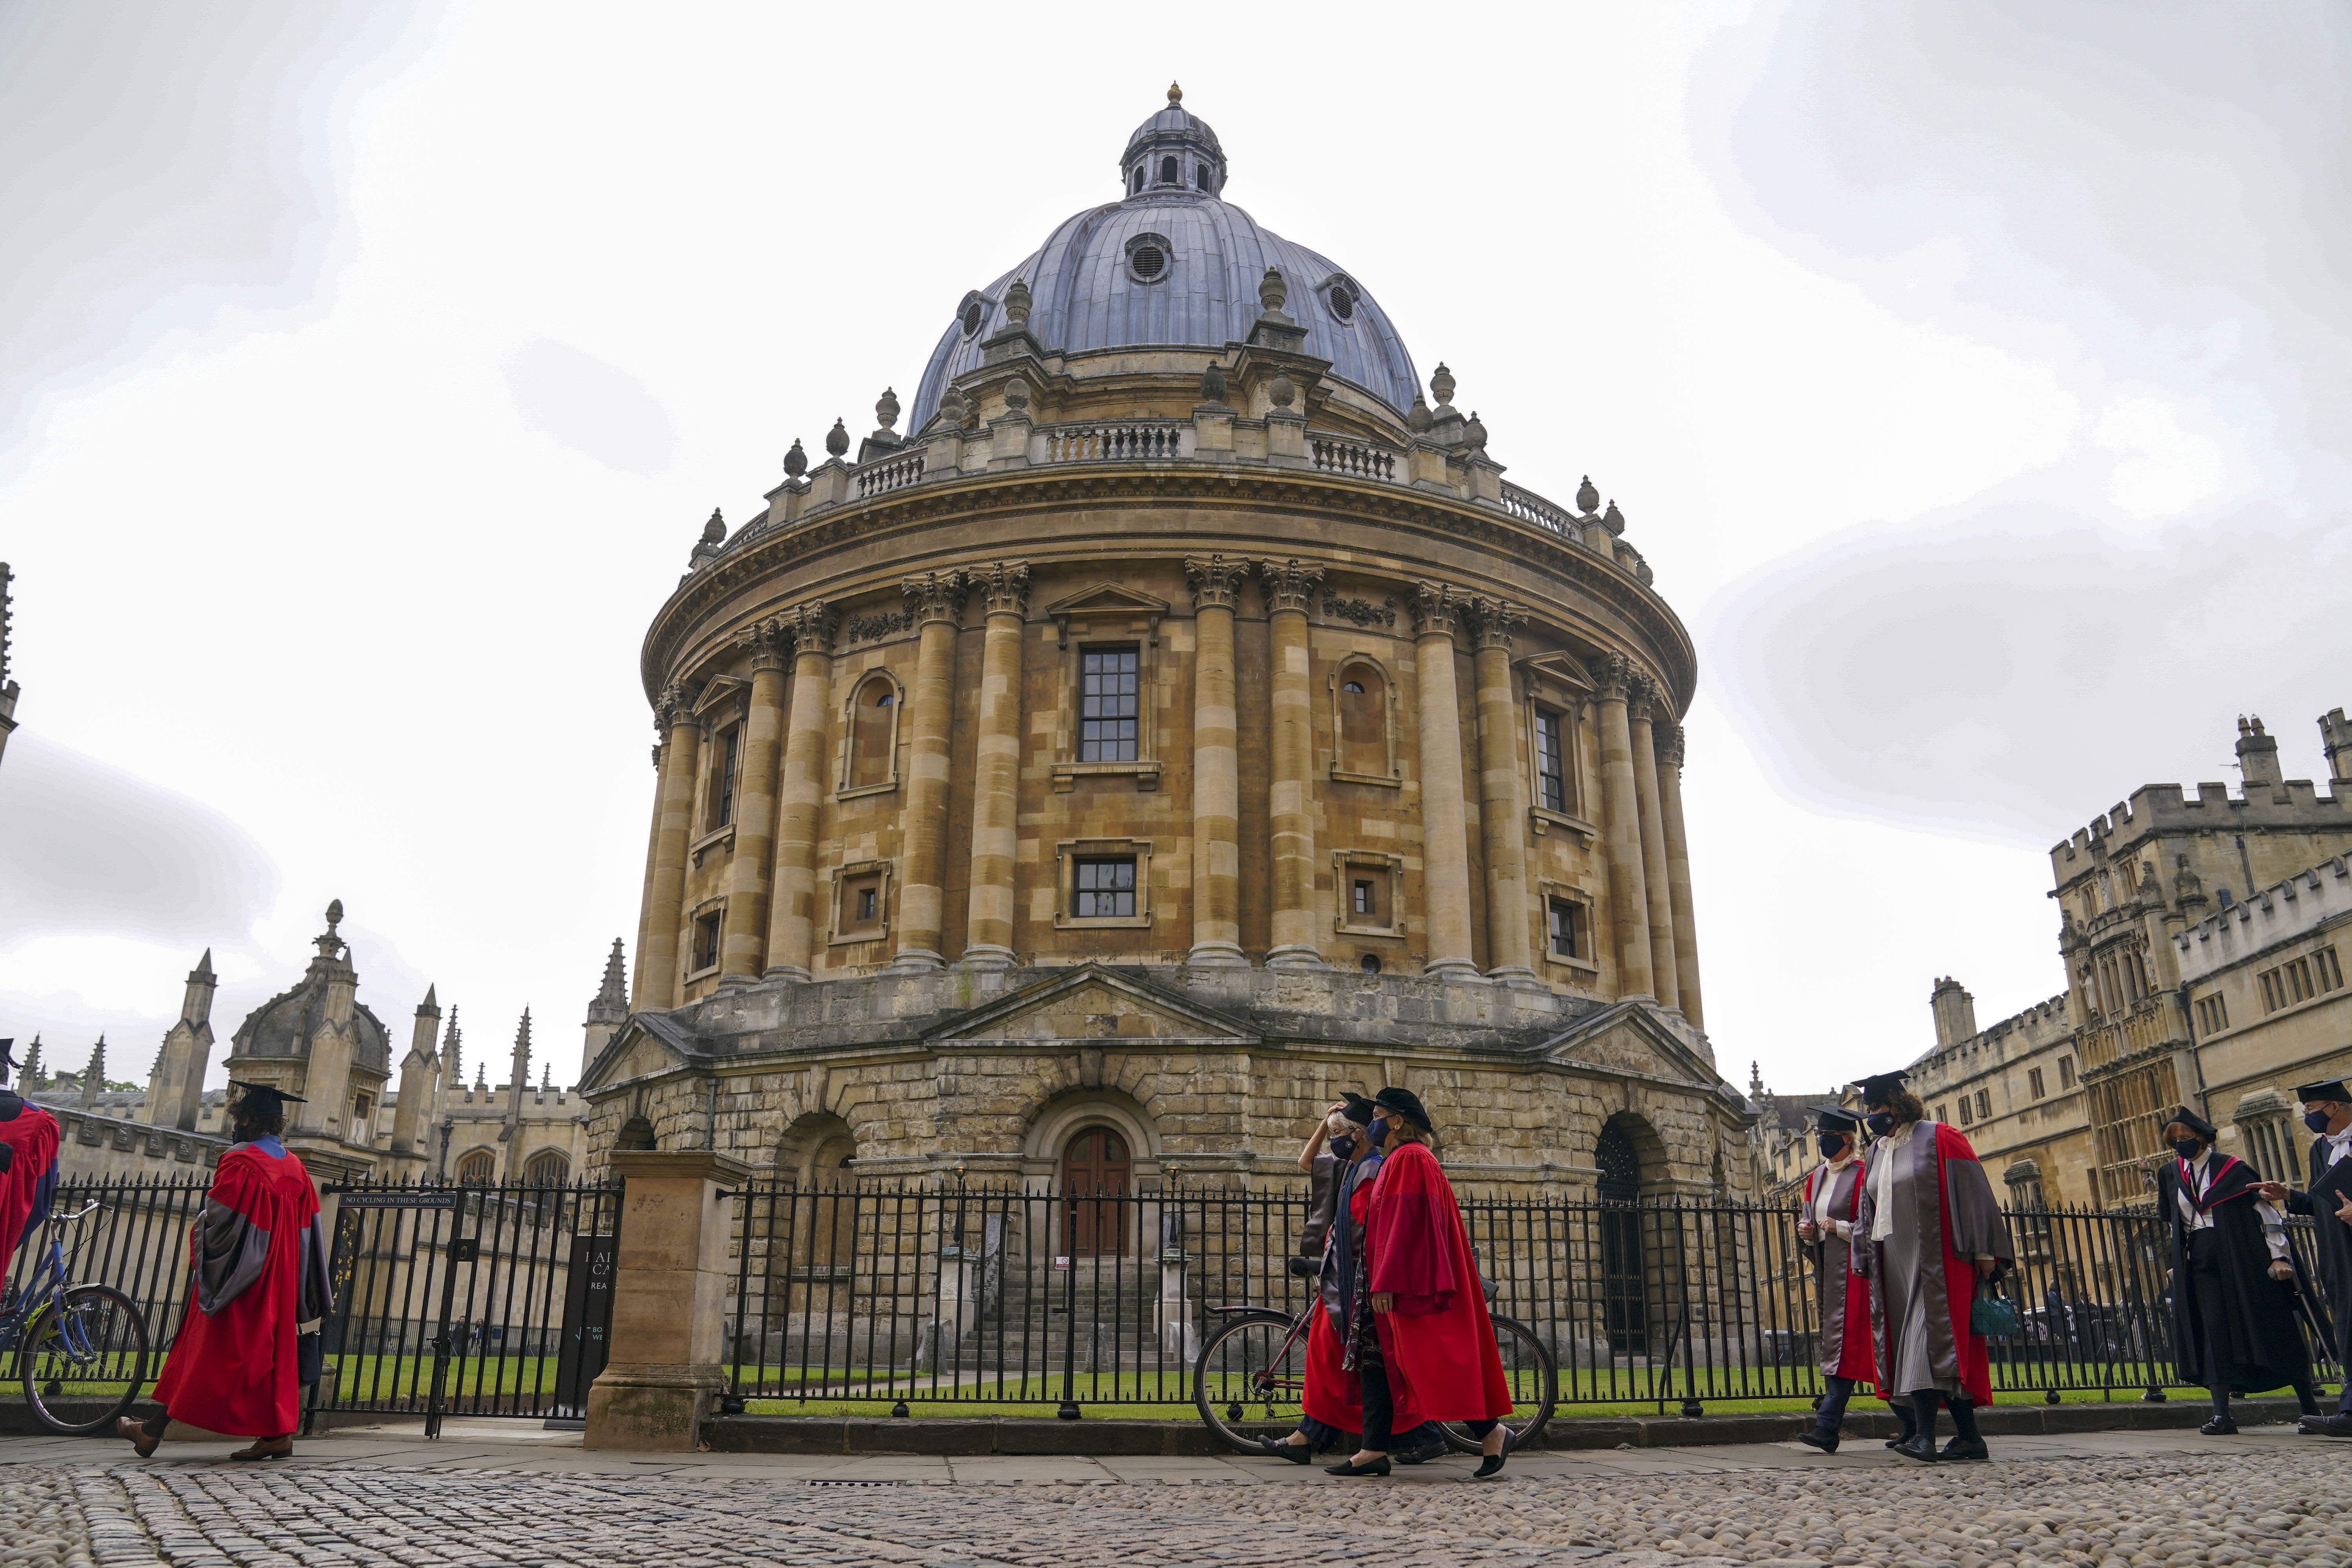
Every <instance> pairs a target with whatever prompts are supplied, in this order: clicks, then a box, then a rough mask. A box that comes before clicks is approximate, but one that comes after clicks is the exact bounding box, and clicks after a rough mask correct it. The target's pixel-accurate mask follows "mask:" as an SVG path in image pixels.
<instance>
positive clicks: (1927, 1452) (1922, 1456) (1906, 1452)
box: [1888, 1434, 1936, 1465]
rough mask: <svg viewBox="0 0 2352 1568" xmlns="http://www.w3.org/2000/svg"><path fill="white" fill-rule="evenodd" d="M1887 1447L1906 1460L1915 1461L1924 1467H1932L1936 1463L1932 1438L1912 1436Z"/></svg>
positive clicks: (1934, 1444) (1934, 1443) (1934, 1441)
mask: <svg viewBox="0 0 2352 1568" xmlns="http://www.w3.org/2000/svg"><path fill="white" fill-rule="evenodd" d="M1888 1446H1889V1447H1892V1448H1893V1449H1894V1450H1895V1452H1896V1453H1898V1454H1900V1455H1902V1456H1903V1457H1904V1458H1906V1459H1916V1460H1918V1461H1919V1462H1920V1463H1921V1464H1924V1465H1932V1464H1934V1463H1935V1462H1936V1439H1934V1438H1933V1437H1922V1436H1917V1435H1916V1434H1914V1435H1913V1436H1909V1437H1906V1438H1904V1439H1903V1440H1902V1441H1901V1442H1899V1443H1894V1444H1890V1445H1888Z"/></svg>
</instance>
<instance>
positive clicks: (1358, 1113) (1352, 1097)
mask: <svg viewBox="0 0 2352 1568" xmlns="http://www.w3.org/2000/svg"><path fill="white" fill-rule="evenodd" d="M1339 1098H1340V1099H1341V1100H1344V1101H1346V1102H1347V1103H1346V1104H1344V1105H1343V1106H1341V1107H1340V1110H1339V1114H1340V1115H1342V1116H1344V1117H1346V1118H1347V1119H1348V1120H1349V1121H1352V1122H1354V1123H1355V1124H1356V1125H1357V1126H1359V1127H1370V1125H1371V1124H1372V1110H1373V1106H1372V1102H1371V1101H1370V1100H1366V1099H1365V1098H1364V1097H1363V1096H1362V1095H1360V1094H1358V1093H1357V1092H1356V1091H1355V1090H1354V1089H1349V1090H1348V1091H1347V1092H1346V1093H1344V1094H1342V1095H1340V1096H1339Z"/></svg>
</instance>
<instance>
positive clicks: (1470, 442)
mask: <svg viewBox="0 0 2352 1568" xmlns="http://www.w3.org/2000/svg"><path fill="white" fill-rule="evenodd" d="M1462 442H1463V445H1465V446H1466V447H1469V448H1470V449H1471V450H1472V451H1474V452H1483V451H1485V450H1486V426H1484V425H1483V424H1481V423H1479V420H1478V411H1477V410H1476V409H1475V408H1474V409H1472V410H1471V411H1470V422H1469V423H1468V424H1467V425H1465V426H1462Z"/></svg>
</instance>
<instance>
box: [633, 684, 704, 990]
mask: <svg viewBox="0 0 2352 1568" xmlns="http://www.w3.org/2000/svg"><path fill="white" fill-rule="evenodd" d="M660 706H661V724H662V727H663V729H664V730H666V731H668V735H669V739H668V740H667V742H664V743H663V746H662V782H661V826H660V828H659V829H658V830H657V831H656V833H655V834H654V869H653V876H652V878H651V883H652V888H653V897H652V900H650V901H651V906H652V907H651V908H650V909H649V910H648V911H647V913H646V940H645V942H644V944H643V945H642V946H641V947H640V948H639V949H638V951H637V996H636V999H635V1002H634V1003H633V1004H632V1006H633V1007H635V1008H638V1009H645V1008H662V1007H675V1006H677V1003H678V994H677V990H678V977H679V970H678V965H677V938H678V928H679V927H680V926H682V925H683V924H685V923H686V841H687V839H688V837H691V832H690V830H691V829H692V827H693V826H694V776H695V772H696V766H697V764H698V763H699V761H700V760H701V755H702V725H701V724H700V722H699V721H697V720H696V718H695V717H694V707H693V703H692V702H691V701H690V700H688V695H687V690H686V688H685V687H683V686H681V685H677V684H675V683H673V684H672V685H671V686H670V687H669V688H668V689H666V690H664V691H663V692H662V695H661V705H660Z"/></svg>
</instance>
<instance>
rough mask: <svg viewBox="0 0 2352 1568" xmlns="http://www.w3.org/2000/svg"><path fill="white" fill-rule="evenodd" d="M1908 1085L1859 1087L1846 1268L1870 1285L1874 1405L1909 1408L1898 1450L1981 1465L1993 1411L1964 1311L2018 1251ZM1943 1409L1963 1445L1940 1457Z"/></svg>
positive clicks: (1956, 1149)
mask: <svg viewBox="0 0 2352 1568" xmlns="http://www.w3.org/2000/svg"><path fill="white" fill-rule="evenodd" d="M1908 1076H1909V1075H1908V1074H1906V1073H1900V1072H1893V1073H1882V1074H1879V1075H1877V1076H1875V1077H1872V1078H1866V1079H1863V1080H1862V1082H1861V1084H1860V1085H1858V1086H1857V1087H1858V1088H1859V1089H1861V1090H1862V1103H1863V1108H1864V1110H1865V1111H1867V1112H1868V1114H1867V1115H1865V1116H1864V1118H1863V1124H1864V1126H1866V1127H1868V1128H1869V1129H1870V1132H1871V1136H1872V1139H1873V1142H1872V1143H1871V1145H1870V1151H1869V1161H1870V1170H1869V1173H1868V1174H1867V1175H1866V1176H1865V1177H1864V1180H1863V1184H1862V1208H1861V1211H1860V1212H1859V1214H1857V1215H1856V1216H1855V1219H1854V1227H1853V1228H1854V1241H1853V1266H1854V1268H1856V1269H1857V1270H1858V1271H1859V1272H1861V1273H1862V1274H1863V1275H1864V1278H1866V1279H1868V1280H1869V1281H1870V1329H1871V1338H1872V1341H1873V1344H1874V1349H1875V1350H1876V1352H1877V1355H1876V1358H1875V1359H1876V1362H1877V1367H1878V1394H1879V1397H1880V1398H1882V1399H1885V1400H1886V1401H1888V1402H1889V1403H1890V1404H1892V1403H1894V1402H1895V1401H1896V1400H1898V1399H1905V1398H1906V1396H1907V1403H1908V1404H1909V1405H1910V1407H1911V1408H1910V1410H1909V1412H1908V1413H1907V1414H1908V1415H1909V1416H1910V1419H1909V1420H1908V1421H1906V1422H1905V1423H1904V1429H1905V1435H1904V1436H1901V1437H1899V1438H1897V1439H1896V1440H1895V1444H1894V1448H1895V1452H1896V1453H1898V1454H1900V1455H1902V1456H1903V1457H1904V1458H1906V1459H1920V1460H1926V1461H1929V1462H1933V1461H1935V1460H1937V1459H1939V1458H1941V1459H1982V1458H1986V1457H1987V1455H1986V1451H1985V1443H1984V1437H1983V1436H1982V1435H1981V1434H1980V1433H1979V1431H1978V1430H1977V1417H1976V1407H1977V1406H1978V1405H1990V1404H1991V1403H1992V1362H1991V1358H1990V1355H1989V1354H1988V1353H1987V1352H1986V1349H1985V1341H1984V1336H1983V1335H1982V1334H1979V1333H1972V1332H1970V1331H1969V1316H1970V1311H1969V1309H1970V1307H1971V1304H1972V1303H1973V1302H1974V1301H1975V1300H1976V1296H1977V1291H1978V1289H1979V1287H1980V1286H1988V1287H1989V1286H1990V1285H1991V1284H1992V1283H1993V1282H1994V1281H1995V1280H1997V1279H2000V1276H2001V1275H2002V1274H2003V1273H2005V1272H2006V1271H2008V1270H2009V1269H2010V1268H2014V1267H2015V1265H2016V1259H2017V1249H2016V1247H2014V1246H2013V1245H2012V1244H2011V1241H2010V1237H2009V1219H2008V1216H2007V1215H2003V1214H2002V1213H2001V1212H2000V1205H1999V1204H1998V1203H1996V1202H1995V1201H1994V1199H1993V1195H1992V1184H1991V1183H1990V1182H1988V1181H1987V1180H1986V1179H1985V1173H1984V1166H1982V1165H1981V1164H1979V1163H1978V1162H1977V1152H1976V1150H1975V1149H1973V1148H1971V1147H1970V1146H1969V1141H1968V1140H1967V1139H1966V1138H1964V1137H1962V1136H1961V1135H1960V1132H1959V1131H1958V1129H1957V1128H1953V1127H1947V1126H1945V1125H1944V1124H1943V1123H1942V1122H1939V1121H1928V1120H1927V1110H1925V1108H1923V1107H1922V1106H1921V1105H1920V1103H1919V1097H1918V1096H1917V1095H1916V1094H1913V1093H1912V1092H1911V1091H1910V1090H1909V1089H1906V1088H1904V1087H1903V1080H1904V1079H1906V1077H1908ZM1937 1405H1942V1406H1943V1407H1944V1408H1945V1409H1947V1410H1949V1411H1950V1412H1951V1413H1952V1426H1954V1427H1955V1428H1956V1429H1957V1431H1958V1436H1955V1437H1954V1438H1953V1439H1952V1440H1951V1441H1950V1442H1949V1443H1948V1444H1946V1445H1945V1446H1944V1447H1943V1449H1942V1450H1941V1451H1940V1453H1939V1452H1938V1451H1937V1447H1936V1408H1937ZM1895 1413H1896V1414H1897V1415H1898V1416H1899V1415H1904V1414H1906V1412H1905V1411H1904V1409H1903V1406H1902V1405H1899V1404H1897V1405H1895Z"/></svg>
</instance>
